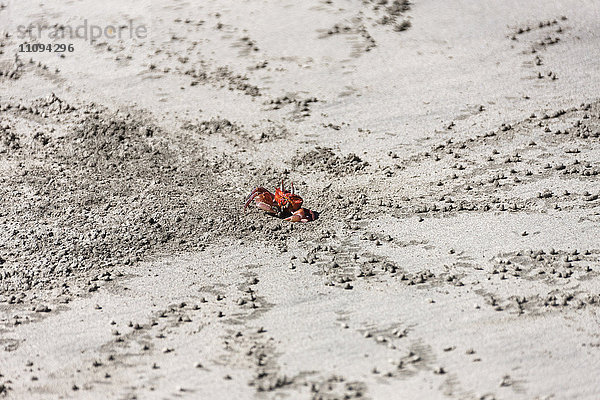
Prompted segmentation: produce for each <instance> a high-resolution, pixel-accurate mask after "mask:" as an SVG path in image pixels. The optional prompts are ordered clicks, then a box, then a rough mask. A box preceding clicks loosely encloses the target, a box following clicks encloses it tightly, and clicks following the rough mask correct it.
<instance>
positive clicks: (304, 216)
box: [285, 208, 317, 222]
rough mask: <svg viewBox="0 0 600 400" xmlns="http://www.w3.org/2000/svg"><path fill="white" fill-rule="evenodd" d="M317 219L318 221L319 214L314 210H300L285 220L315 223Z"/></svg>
mask: <svg viewBox="0 0 600 400" xmlns="http://www.w3.org/2000/svg"><path fill="white" fill-rule="evenodd" d="M315 219H317V213H315V212H314V211H312V210H309V209H308V208H300V209H299V210H297V211H295V212H294V213H293V214H292V215H290V216H289V217H287V218H285V221H290V222H310V221H314V220H315Z"/></svg>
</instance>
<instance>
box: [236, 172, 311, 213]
mask: <svg viewBox="0 0 600 400" xmlns="http://www.w3.org/2000/svg"><path fill="white" fill-rule="evenodd" d="M252 200H254V201H255V202H256V207H258V208H260V209H261V210H263V211H266V212H268V213H269V214H272V215H276V216H277V217H279V218H283V219H284V220H286V221H290V222H310V221H314V220H315V219H317V213H316V212H314V211H311V210H309V209H308V208H302V197H300V196H298V195H297V194H294V183H293V182H292V191H291V192H290V191H288V190H285V188H284V187H283V180H282V181H281V186H280V187H278V188H277V189H275V194H273V193H271V192H269V191H268V190H267V189H265V188H263V187H257V188H256V189H254V190H253V191H252V193H250V196H248V198H247V199H246V204H244V210H246V208H247V207H248V206H249V205H250V203H251V202H252Z"/></svg>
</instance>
